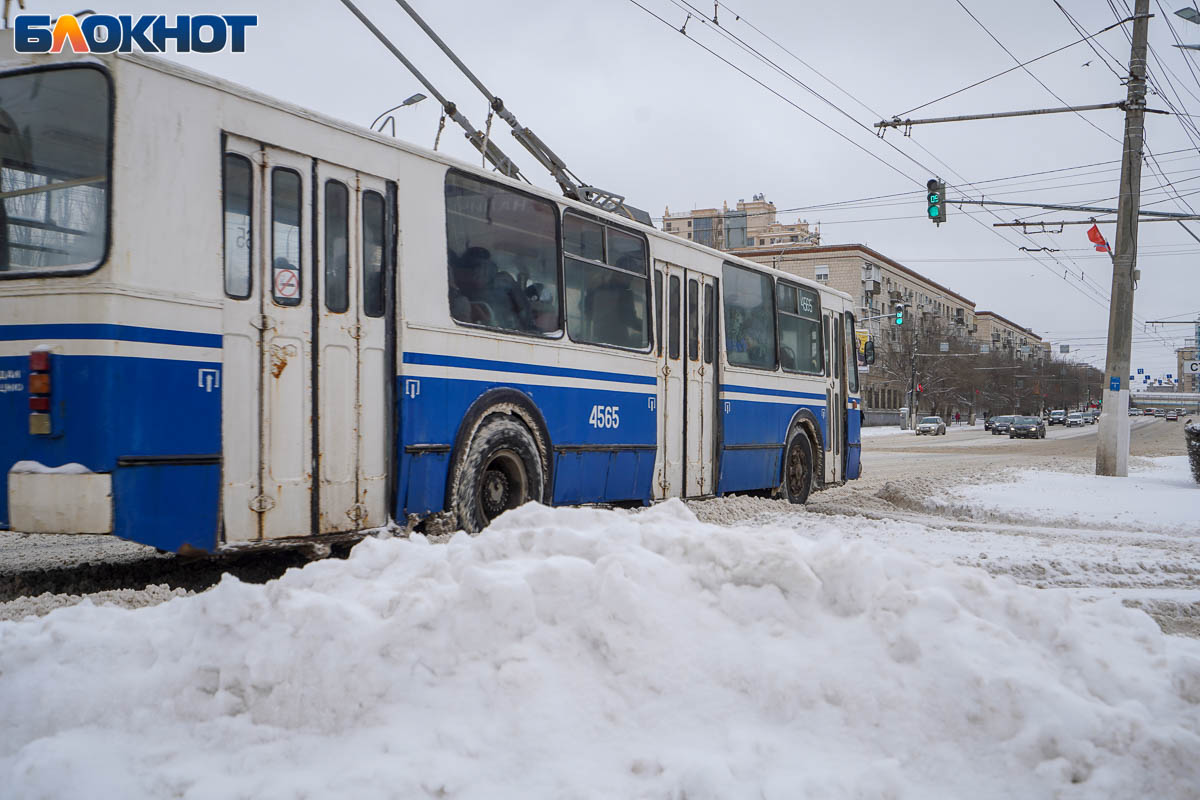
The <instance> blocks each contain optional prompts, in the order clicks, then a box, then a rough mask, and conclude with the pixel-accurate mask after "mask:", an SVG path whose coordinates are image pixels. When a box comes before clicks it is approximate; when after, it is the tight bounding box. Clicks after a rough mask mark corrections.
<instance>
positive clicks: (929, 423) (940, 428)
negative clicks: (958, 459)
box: [917, 417, 946, 436]
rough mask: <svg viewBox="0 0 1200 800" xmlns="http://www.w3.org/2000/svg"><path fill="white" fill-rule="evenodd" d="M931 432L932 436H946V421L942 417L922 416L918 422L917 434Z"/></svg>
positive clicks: (921, 434)
mask: <svg viewBox="0 0 1200 800" xmlns="http://www.w3.org/2000/svg"><path fill="white" fill-rule="evenodd" d="M925 434H929V435H930V436H945V435H946V423H945V422H944V421H943V420H942V418H941V417H922V418H921V421H920V422H918V423H917V436H923V435H925Z"/></svg>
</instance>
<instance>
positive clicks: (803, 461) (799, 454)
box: [783, 430, 813, 504]
mask: <svg viewBox="0 0 1200 800" xmlns="http://www.w3.org/2000/svg"><path fill="white" fill-rule="evenodd" d="M812 483H813V450H812V442H810V441H809V440H808V436H807V435H806V434H805V433H804V431H803V430H796V431H795V432H794V433H792V438H791V441H789V442H788V446H787V451H786V453H785V455H784V464H783V494H784V496H785V497H786V498H787V499H788V502H789V503H797V504H801V503H804V501H806V500H808V493H809V492H810V491H812Z"/></svg>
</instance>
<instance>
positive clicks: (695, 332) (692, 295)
mask: <svg viewBox="0 0 1200 800" xmlns="http://www.w3.org/2000/svg"><path fill="white" fill-rule="evenodd" d="M687 313H688V360H689V361H699V360H700V282H699V281H697V280H695V279H694V278H693V279H692V280H690V281H688V312H687Z"/></svg>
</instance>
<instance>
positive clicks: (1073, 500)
mask: <svg viewBox="0 0 1200 800" xmlns="http://www.w3.org/2000/svg"><path fill="white" fill-rule="evenodd" d="M1135 461H1136V462H1137V463H1134V464H1132V465H1131V469H1130V471H1129V477H1127V478H1105V477H1099V476H1096V475H1092V474H1074V475H1072V474H1064V473H1061V472H1051V471H1047V470H1040V469H1038V470H1020V471H1017V470H1011V471H1010V472H1009V473H1008V478H1009V479H1011V481H1012V483H1010V484H1006V485H1003V486H1002V487H998V486H997V485H986V484H978V483H976V484H966V485H962V486H957V487H955V488H954V489H952V490H951V491H949V492H948V495H949V497H948V499H947V500H940V499H931V500H929V501H927V505H928V506H929V507H931V509H936V508H939V507H940V508H941V509H943V510H946V511H950V512H951V513H955V514H958V515H963V516H969V517H975V518H977V519H983V520H995V521H1001V522H1016V523H1023V524H1041V525H1054V526H1057V527H1064V526H1078V527H1094V528H1108V529H1115V530H1126V531H1156V532H1164V533H1181V534H1194V535H1197V536H1200V515H1198V514H1197V510H1198V509H1200V486H1197V485H1196V483H1195V481H1193V480H1192V478H1191V475H1189V474H1188V460H1187V457H1186V456H1167V457H1163V458H1147V459H1135ZM998 488H1000V489H1001V490H1000V491H997V489H998Z"/></svg>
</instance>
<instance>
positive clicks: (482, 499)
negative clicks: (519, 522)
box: [453, 416, 545, 533]
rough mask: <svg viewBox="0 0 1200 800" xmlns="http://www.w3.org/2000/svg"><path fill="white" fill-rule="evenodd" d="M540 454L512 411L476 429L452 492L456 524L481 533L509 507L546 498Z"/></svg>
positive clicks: (489, 420)
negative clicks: (544, 496)
mask: <svg viewBox="0 0 1200 800" xmlns="http://www.w3.org/2000/svg"><path fill="white" fill-rule="evenodd" d="M544 483H545V481H544V476H543V474H542V459H541V457H540V456H539V455H538V449H537V445H536V444H534V441H533V437H532V436H530V434H529V431H528V430H527V429H526V428H525V426H524V425H522V424H521V423H520V422H518V421H517V420H515V419H513V418H511V417H508V416H494V417H491V418H489V419H488V420H486V421H485V422H484V423H483V424H482V425H480V426H479V430H477V431H476V432H475V437H474V438H473V439H472V440H471V446H470V448H469V449H468V450H467V455H466V458H465V459H464V461H463V466H462V471H461V472H460V473H459V477H458V487H457V490H456V491H455V497H454V509H453V510H454V513H455V515H456V516H457V517H458V524H459V525H460V526H462V529H463V530H465V531H467V532H468V533H478V532H479V531H481V530H483V529H484V528H486V527H487V526H488V525H490V524H491V522H492V520H494V519H495V518H496V517H498V516H500V515H501V514H502V513H504V512H505V511H508V510H509V509H512V508H516V507H517V506H520V505H524V504H525V503H528V502H529V501H530V500H537V501H538V502H541V500H542V487H543V485H544Z"/></svg>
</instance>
